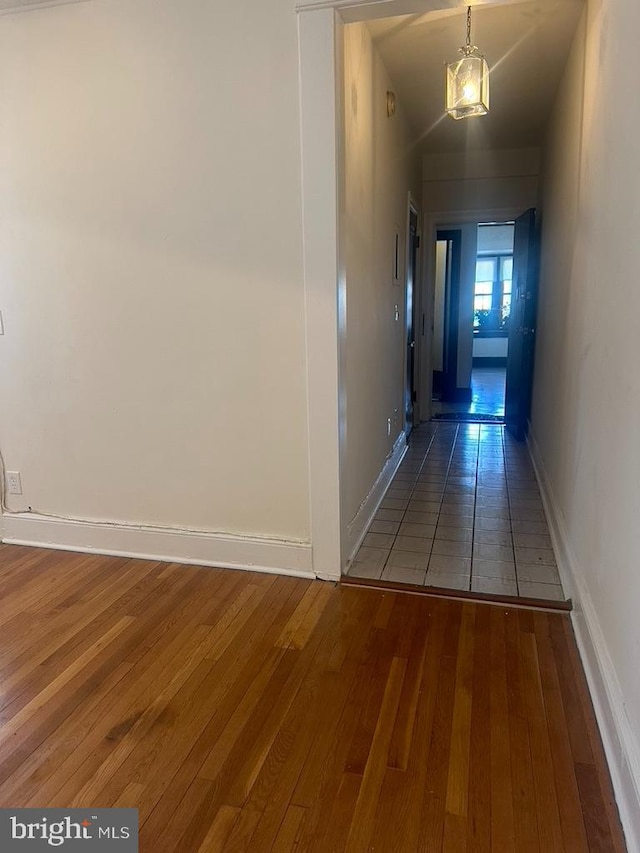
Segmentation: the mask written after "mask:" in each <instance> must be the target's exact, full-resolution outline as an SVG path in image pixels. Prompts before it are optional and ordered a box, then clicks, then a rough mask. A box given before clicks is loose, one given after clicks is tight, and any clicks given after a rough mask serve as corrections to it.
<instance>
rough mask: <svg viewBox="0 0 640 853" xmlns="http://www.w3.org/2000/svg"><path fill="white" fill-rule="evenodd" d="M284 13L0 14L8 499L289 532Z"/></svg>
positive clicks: (296, 417)
mask: <svg viewBox="0 0 640 853" xmlns="http://www.w3.org/2000/svg"><path fill="white" fill-rule="evenodd" d="M296 27H297V22H296V15H295V13H294V10H293V8H292V3H291V2H290V1H289V0H269V2H264V0H238V2H234V3H230V4H229V3H227V4H219V3H202V2H199V0H180V2H175V0H136V2H130V0H91V2H84V3H75V4H71V5H65V6H57V7H55V8H43V9H38V10H31V11H28V12H22V13H16V14H11V15H5V16H2V17H0V80H1V85H0V123H1V126H2V130H1V132H0V239H1V241H2V251H1V252H0V310H2V316H3V319H4V331H5V333H4V336H3V337H0V365H1V367H0V399H1V400H2V406H1V408H0V442H1V449H2V453H3V455H4V459H5V463H6V465H7V468H8V469H9V470H19V471H20V472H21V473H22V485H23V495H22V497H13V496H11V497H10V498H8V500H9V501H10V505H11V507H12V508H14V509H23V508H26V507H29V506H30V507H33V509H34V510H35V511H40V512H46V513H54V514H61V515H67V516H74V517H78V518H81V519H100V520H114V521H124V522H127V523H134V524H137V523H140V524H149V525H158V526H162V527H174V526H185V527H189V528H197V529H203V530H207V531H224V532H230V533H237V534H243V535H244V534H251V535H254V534H255V535H257V536H267V537H278V538H283V539H293V540H296V541H297V540H300V541H303V542H304V541H307V540H308V539H309V499H308V492H309V483H308V473H307V469H308V449H307V403H306V388H305V370H306V367H305V340H304V293H303V272H302V237H301V235H302V223H301V179H300V173H301V166H300V116H299V92H298V41H297V29H296Z"/></svg>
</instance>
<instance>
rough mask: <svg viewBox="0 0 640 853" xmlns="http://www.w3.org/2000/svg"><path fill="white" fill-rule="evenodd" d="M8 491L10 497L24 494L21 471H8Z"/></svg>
mask: <svg viewBox="0 0 640 853" xmlns="http://www.w3.org/2000/svg"><path fill="white" fill-rule="evenodd" d="M7 491H8V492H9V494H10V495H21V494H22V479H21V477H20V471H7Z"/></svg>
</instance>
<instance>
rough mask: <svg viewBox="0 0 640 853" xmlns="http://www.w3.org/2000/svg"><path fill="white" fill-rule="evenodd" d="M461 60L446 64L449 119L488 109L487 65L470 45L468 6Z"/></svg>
mask: <svg viewBox="0 0 640 853" xmlns="http://www.w3.org/2000/svg"><path fill="white" fill-rule="evenodd" d="M460 53H461V54H462V59H459V60H458V61H457V62H452V63H450V64H449V65H447V112H448V113H449V115H450V116H451V117H452V118H455V119H461V118H470V117H471V116H483V115H486V114H487V113H488V112H489V66H488V65H487V61H486V59H485V58H484V56H482V54H481V53H480V52H479V51H478V48H477V47H475V46H474V45H472V44H471V6H467V41H466V44H465V45H464V47H461V48H460Z"/></svg>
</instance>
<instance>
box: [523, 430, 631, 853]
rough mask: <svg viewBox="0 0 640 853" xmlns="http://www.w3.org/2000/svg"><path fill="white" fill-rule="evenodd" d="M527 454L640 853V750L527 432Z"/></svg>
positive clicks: (621, 804)
mask: <svg viewBox="0 0 640 853" xmlns="http://www.w3.org/2000/svg"><path fill="white" fill-rule="evenodd" d="M528 445H529V454H530V456H531V459H532V462H533V467H534V469H535V472H536V477H537V479H538V484H539V486H540V492H541V494H542V501H543V503H544V508H545V511H546V514H547V520H548V522H549V528H550V532H551V539H552V541H553V547H554V550H555V552H556V558H557V561H558V568H559V570H560V578H561V580H562V585H563V587H564V590H565V593H566V594H567V595H568V596H570V597H571V598H572V599H573V611H572V614H571V618H572V622H573V628H574V632H575V635H576V642H577V644H578V650H579V652H580V658H581V660H582V665H583V666H584V670H585V674H586V676H587V682H588V684H589V691H590V693H591V699H592V701H593V706H594V710H595V714H596V718H597V720H598V725H599V727H600V734H601V736H602V742H603V744H604V750H605V753H606V756H607V762H608V764H609V772H610V773H611V781H612V783H613V788H614V792H615V796H616V802H617V804H618V810H619V812H620V819H621V821H622V826H623V829H624V832H625V836H626V842H627V848H628V850H629V851H630V853H640V747H639V744H638V739H637V736H636V735H635V734H634V732H633V730H632V728H631V723H630V722H629V718H628V716H627V714H626V711H625V703H624V697H623V694H622V690H621V688H620V683H619V681H618V676H617V673H616V670H615V667H614V665H613V661H612V660H611V656H610V654H609V650H608V648H607V643H606V640H605V637H604V635H603V633H602V628H601V626H600V620H599V619H598V613H597V611H596V608H595V606H594V604H593V600H592V598H591V595H590V593H589V590H588V589H587V587H586V585H585V583H584V581H583V577H582V573H581V572H580V571H579V569H578V563H577V559H576V556H575V553H574V551H573V548H572V547H571V543H570V542H569V538H568V536H567V532H566V527H565V524H564V520H563V515H562V513H561V511H560V509H559V506H558V502H557V500H556V498H555V495H554V492H553V488H552V485H551V481H550V479H549V476H548V474H547V471H546V468H545V465H544V462H543V459H542V456H541V453H540V448H539V446H538V444H537V442H536V439H535V436H534V434H533V432H532V431H531V430H529V439H528Z"/></svg>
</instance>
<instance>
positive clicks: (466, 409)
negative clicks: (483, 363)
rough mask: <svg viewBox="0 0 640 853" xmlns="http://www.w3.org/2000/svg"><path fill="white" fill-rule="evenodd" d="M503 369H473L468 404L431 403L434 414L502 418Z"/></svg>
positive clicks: (504, 372)
mask: <svg viewBox="0 0 640 853" xmlns="http://www.w3.org/2000/svg"><path fill="white" fill-rule="evenodd" d="M506 375H507V371H506V369H505V368H504V367H474V368H473V371H472V373H471V402H470V403H442V402H436V401H434V403H433V413H434V414H444V413H449V414H454V413H457V414H462V413H463V414H469V415H497V416H499V417H504V388H505V380H506Z"/></svg>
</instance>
